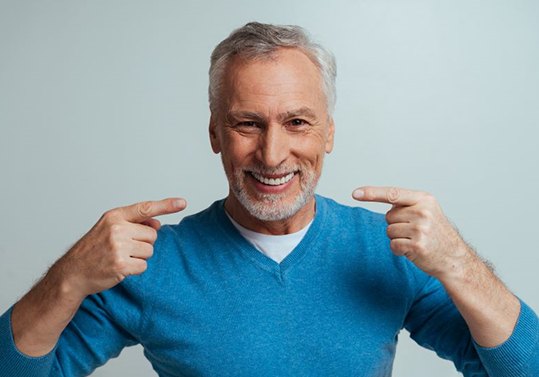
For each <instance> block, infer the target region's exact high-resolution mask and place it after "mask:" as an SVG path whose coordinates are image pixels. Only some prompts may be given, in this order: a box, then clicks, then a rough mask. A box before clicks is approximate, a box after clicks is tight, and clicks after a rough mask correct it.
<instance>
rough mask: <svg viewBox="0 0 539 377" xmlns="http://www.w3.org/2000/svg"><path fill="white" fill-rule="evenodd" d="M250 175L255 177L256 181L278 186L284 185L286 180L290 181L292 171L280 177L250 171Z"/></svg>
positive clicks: (292, 175)
mask: <svg viewBox="0 0 539 377" xmlns="http://www.w3.org/2000/svg"><path fill="white" fill-rule="evenodd" d="M251 175H252V176H253V177H255V178H256V180H257V181H259V182H261V183H263V184H265V185H270V186H279V185H284V184H285V183H286V182H288V181H290V180H291V179H292V178H294V173H293V172H292V173H289V174H288V175H285V176H284V177H281V178H277V179H275V178H266V177H264V176H263V175H260V174H257V173H254V172H251Z"/></svg>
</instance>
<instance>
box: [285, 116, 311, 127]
mask: <svg viewBox="0 0 539 377" xmlns="http://www.w3.org/2000/svg"><path fill="white" fill-rule="evenodd" d="M288 124H290V125H291V126H296V127H297V126H304V125H306V124H307V122H306V121H305V120H303V119H297V118H296V119H292V120H291V121H289V122H288Z"/></svg>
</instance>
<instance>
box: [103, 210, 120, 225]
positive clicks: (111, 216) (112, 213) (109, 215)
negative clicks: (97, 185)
mask: <svg viewBox="0 0 539 377" xmlns="http://www.w3.org/2000/svg"><path fill="white" fill-rule="evenodd" d="M116 217H117V211H116V210H115V209H109V210H108V211H106V212H105V213H103V215H102V216H101V219H102V220H103V222H105V223H106V224H111V223H113V222H114V221H115V220H116Z"/></svg>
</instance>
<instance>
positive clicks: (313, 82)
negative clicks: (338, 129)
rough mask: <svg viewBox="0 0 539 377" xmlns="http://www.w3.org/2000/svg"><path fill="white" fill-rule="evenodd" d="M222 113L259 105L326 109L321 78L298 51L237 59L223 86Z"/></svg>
mask: <svg viewBox="0 0 539 377" xmlns="http://www.w3.org/2000/svg"><path fill="white" fill-rule="evenodd" d="M222 89H223V90H222V92H221V93H222V98H221V106H220V107H221V109H222V110H224V111H225V112H226V111H227V110H230V109H231V107H235V106H249V105H255V104H258V105H260V106H262V107H264V106H265V105H266V106H269V107H275V106H280V107H282V106H285V105H286V104H287V103H288V102H290V106H293V107H305V106H307V107H313V108H319V107H320V106H321V105H323V107H325V95H324V91H323V86H322V77H321V74H320V70H319V69H318V67H317V66H316V65H315V64H314V63H313V62H312V61H311V59H310V58H309V57H308V56H307V55H306V54H305V53H303V52H302V51H301V50H299V49H296V48H286V49H284V48H283V49H279V50H277V51H274V52H273V53H271V54H269V55H264V56H259V57H257V58H249V57H245V56H241V55H236V56H234V57H233V58H232V59H231V60H230V61H229V63H228V65H227V67H226V70H225V74H224V75H223V83H222Z"/></svg>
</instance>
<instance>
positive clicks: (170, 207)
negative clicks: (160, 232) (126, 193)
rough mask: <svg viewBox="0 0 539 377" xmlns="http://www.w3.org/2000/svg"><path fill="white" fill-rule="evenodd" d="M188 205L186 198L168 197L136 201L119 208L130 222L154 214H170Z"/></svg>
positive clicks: (147, 217) (138, 220)
mask: <svg viewBox="0 0 539 377" xmlns="http://www.w3.org/2000/svg"><path fill="white" fill-rule="evenodd" d="M186 206H187V203H186V202H185V200H184V199H181V198H168V199H163V200H157V201H146V202H140V203H136V204H133V205H130V206H127V207H122V208H119V211H120V213H121V215H122V216H123V218H124V219H125V220H127V221H130V222H137V223H141V222H144V221H147V220H148V219H150V218H152V217H154V216H160V215H168V214H171V213H176V212H179V211H181V210H183V209H184V208H185V207H186Z"/></svg>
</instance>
